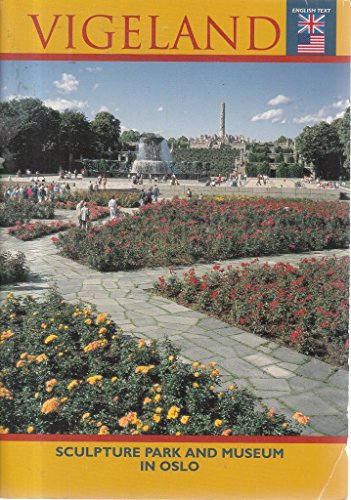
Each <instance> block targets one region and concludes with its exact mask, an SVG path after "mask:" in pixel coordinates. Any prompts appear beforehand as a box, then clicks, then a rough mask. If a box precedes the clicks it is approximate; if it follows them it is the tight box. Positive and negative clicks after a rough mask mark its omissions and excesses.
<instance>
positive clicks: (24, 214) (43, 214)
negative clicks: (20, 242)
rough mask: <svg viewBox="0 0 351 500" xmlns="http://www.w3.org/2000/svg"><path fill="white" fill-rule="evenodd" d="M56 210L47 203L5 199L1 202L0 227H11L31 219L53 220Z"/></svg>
mask: <svg viewBox="0 0 351 500" xmlns="http://www.w3.org/2000/svg"><path fill="white" fill-rule="evenodd" d="M54 217H55V209H54V207H53V206H50V205H48V204H46V203H34V202H33V201H29V200H24V199H11V198H5V199H3V200H1V201H0V226H1V227H10V226H13V225H15V224H17V222H18V221H19V222H28V221H30V220H31V219H53V218H54Z"/></svg>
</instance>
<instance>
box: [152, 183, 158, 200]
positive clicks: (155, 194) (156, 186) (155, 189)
mask: <svg viewBox="0 0 351 500" xmlns="http://www.w3.org/2000/svg"><path fill="white" fill-rule="evenodd" d="M152 194H153V197H154V202H155V203H157V202H158V197H159V196H160V188H159V187H158V185H157V184H155V185H154V189H153V191H152Z"/></svg>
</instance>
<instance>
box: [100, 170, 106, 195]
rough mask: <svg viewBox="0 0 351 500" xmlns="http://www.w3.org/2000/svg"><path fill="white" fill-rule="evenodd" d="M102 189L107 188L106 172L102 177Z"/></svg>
mask: <svg viewBox="0 0 351 500" xmlns="http://www.w3.org/2000/svg"><path fill="white" fill-rule="evenodd" d="M101 183H102V189H103V190H104V191H105V190H106V184H107V175H106V174H105V175H104V176H103V178H102V181H101Z"/></svg>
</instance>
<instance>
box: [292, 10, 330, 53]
mask: <svg viewBox="0 0 351 500" xmlns="http://www.w3.org/2000/svg"><path fill="white" fill-rule="evenodd" d="M297 24H298V28H297V53H298V54H324V53H325V16H324V15H323V16H320V15H315V14H308V15H303V14H299V17H298V23H297Z"/></svg>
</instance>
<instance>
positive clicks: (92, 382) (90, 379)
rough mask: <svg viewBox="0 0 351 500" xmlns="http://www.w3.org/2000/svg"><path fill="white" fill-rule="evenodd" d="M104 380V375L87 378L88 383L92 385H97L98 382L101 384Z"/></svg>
mask: <svg viewBox="0 0 351 500" xmlns="http://www.w3.org/2000/svg"><path fill="white" fill-rule="evenodd" d="M102 379H103V377H102V375H93V376H91V377H88V378H87V382H88V384H90V385H95V384H96V382H100V381H101V380H102Z"/></svg>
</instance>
